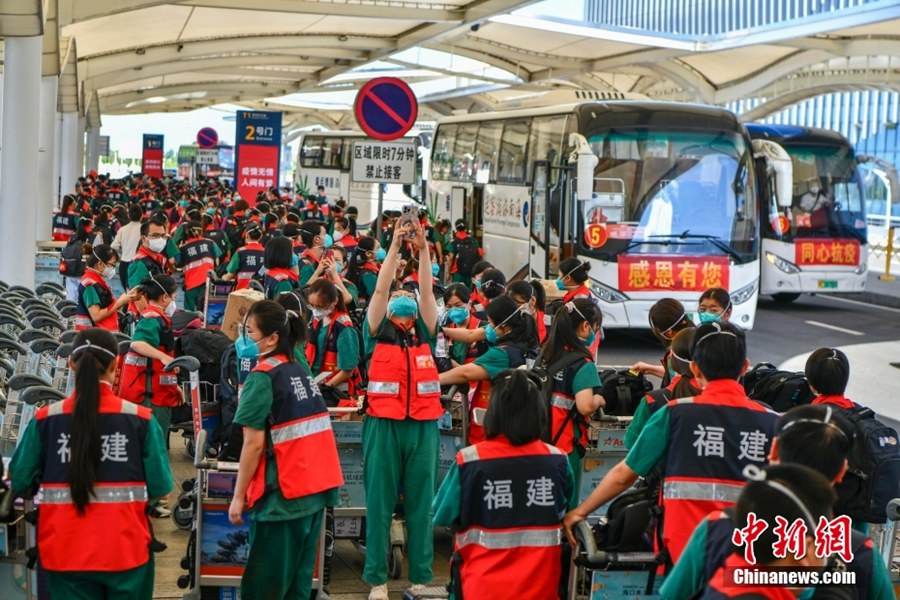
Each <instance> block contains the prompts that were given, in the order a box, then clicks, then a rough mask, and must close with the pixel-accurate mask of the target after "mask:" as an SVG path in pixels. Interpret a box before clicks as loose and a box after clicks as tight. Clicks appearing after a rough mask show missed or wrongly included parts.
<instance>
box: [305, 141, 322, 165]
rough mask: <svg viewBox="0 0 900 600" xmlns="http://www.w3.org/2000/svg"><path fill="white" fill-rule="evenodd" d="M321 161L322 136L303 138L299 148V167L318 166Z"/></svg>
mask: <svg viewBox="0 0 900 600" xmlns="http://www.w3.org/2000/svg"><path fill="white" fill-rule="evenodd" d="M321 161H322V138H321V137H318V136H307V137H305V138H303V147H302V148H301V150H300V166H301V167H318V166H319V165H320V164H321Z"/></svg>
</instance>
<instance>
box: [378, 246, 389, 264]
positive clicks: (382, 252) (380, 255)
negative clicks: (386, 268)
mask: <svg viewBox="0 0 900 600" xmlns="http://www.w3.org/2000/svg"><path fill="white" fill-rule="evenodd" d="M386 256H387V251H386V250H385V249H384V248H379V249H378V250H376V251H375V260H377V261H378V262H384V258H385V257H386Z"/></svg>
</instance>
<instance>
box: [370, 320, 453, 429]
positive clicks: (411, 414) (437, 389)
mask: <svg viewBox="0 0 900 600" xmlns="http://www.w3.org/2000/svg"><path fill="white" fill-rule="evenodd" d="M366 402H367V405H368V407H367V409H366V414H368V415H371V416H373V417H380V418H382V419H395V420H399V421H402V420H403V419H406V418H411V419H415V420H417V421H430V420H433V419H439V418H441V416H443V414H444V409H443V407H442V406H441V384H440V382H439V381H438V372H437V365H435V362H434V356H432V354H431V346H429V345H428V344H427V343H426V342H425V341H424V340H423V339H422V337H421V336H420V335H418V334H417V333H416V328H415V325H413V326H411V327H410V328H409V329H406V328H404V327H403V325H401V324H399V323H397V322H395V321H393V320H388V321H387V322H385V324H384V326H383V327H382V328H381V331H380V332H379V333H378V336H377V338H376V340H375V349H374V350H373V352H372V360H371V362H370V363H369V385H368V387H367V388H366Z"/></svg>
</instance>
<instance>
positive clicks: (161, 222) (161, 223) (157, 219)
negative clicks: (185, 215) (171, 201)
mask: <svg viewBox="0 0 900 600" xmlns="http://www.w3.org/2000/svg"><path fill="white" fill-rule="evenodd" d="M151 225H156V226H157V227H162V228H163V229H165V228H166V220H165V217H163V216H160V215H159V214H155V215H153V216H152V217H150V218H149V219H147V220H146V221H144V222H143V223H142V224H141V235H143V236H147V235H150V226H151Z"/></svg>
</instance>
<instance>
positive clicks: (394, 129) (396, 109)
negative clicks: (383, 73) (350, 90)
mask: <svg viewBox="0 0 900 600" xmlns="http://www.w3.org/2000/svg"><path fill="white" fill-rule="evenodd" d="M418 112H419V103H418V102H417V101H416V96H415V94H414V93H413V91H412V89H410V87H409V86H408V85H407V84H406V82H405V81H403V80H402V79H397V78H396V77H378V78H376V79H373V80H372V81H370V82H369V83H367V84H366V85H364V86H363V87H362V89H361V90H359V93H358V94H357V95H356V101H355V102H354V106H353V113H354V115H356V122H357V123H359V126H360V127H361V128H362V130H363V131H365V132H366V135H368V136H369V137H373V138H375V139H376V140H380V141H382V142H389V141H391V140H396V139H397V138H401V137H403V136H404V135H406V132H407V131H409V130H410V128H411V127H412V126H413V124H414V123H415V122H416V117H417V116H418Z"/></svg>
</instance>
